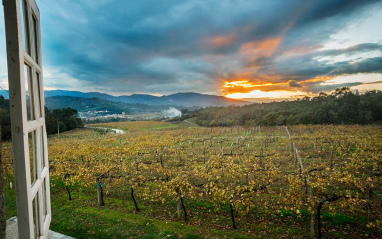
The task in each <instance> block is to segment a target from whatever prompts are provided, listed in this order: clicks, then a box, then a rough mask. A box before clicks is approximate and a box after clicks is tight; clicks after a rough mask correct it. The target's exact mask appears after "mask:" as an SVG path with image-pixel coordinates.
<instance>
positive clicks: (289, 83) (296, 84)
mask: <svg viewBox="0 0 382 239" xmlns="http://www.w3.org/2000/svg"><path fill="white" fill-rule="evenodd" d="M288 85H289V86H290V87H299V88H301V87H302V86H301V85H300V84H298V83H297V81H295V80H290V81H288Z"/></svg>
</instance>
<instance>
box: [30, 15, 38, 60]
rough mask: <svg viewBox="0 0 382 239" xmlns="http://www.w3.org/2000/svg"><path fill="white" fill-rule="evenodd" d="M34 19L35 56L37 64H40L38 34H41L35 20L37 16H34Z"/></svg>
mask: <svg viewBox="0 0 382 239" xmlns="http://www.w3.org/2000/svg"><path fill="white" fill-rule="evenodd" d="M32 18H33V35H34V52H35V54H34V56H35V57H34V60H35V61H36V62H37V64H39V59H38V57H39V55H38V53H39V52H38V35H37V34H38V33H39V31H38V24H37V20H36V18H35V16H34V15H32Z"/></svg>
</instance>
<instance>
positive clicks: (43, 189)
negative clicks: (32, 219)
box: [42, 179, 48, 221]
mask: <svg viewBox="0 0 382 239" xmlns="http://www.w3.org/2000/svg"><path fill="white" fill-rule="evenodd" d="M47 214H48V210H47V209H46V180H45V179H44V181H43V184H42V215H43V218H44V221H45V217H46V215H47Z"/></svg>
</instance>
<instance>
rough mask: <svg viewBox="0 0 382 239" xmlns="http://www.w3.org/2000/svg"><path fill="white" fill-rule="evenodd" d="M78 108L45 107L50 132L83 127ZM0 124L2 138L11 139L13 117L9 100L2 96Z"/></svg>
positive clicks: (47, 126)
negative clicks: (51, 109)
mask: <svg viewBox="0 0 382 239" xmlns="http://www.w3.org/2000/svg"><path fill="white" fill-rule="evenodd" d="M77 113H78V111H77V110H74V109H71V108H63V109H55V110H53V111H50V110H48V109H47V108H45V123H46V131H47V133H48V134H55V133H57V132H58V128H59V129H60V132H64V131H67V130H71V129H75V128H78V127H83V125H84V124H83V122H82V121H81V119H80V118H78V117H77ZM0 124H1V140H11V139H12V135H11V117H10V108H9V100H8V99H5V98H4V97H3V96H0Z"/></svg>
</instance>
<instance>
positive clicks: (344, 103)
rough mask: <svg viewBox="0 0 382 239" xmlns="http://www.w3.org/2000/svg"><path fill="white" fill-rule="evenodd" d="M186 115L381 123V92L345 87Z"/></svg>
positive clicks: (238, 120)
mask: <svg viewBox="0 0 382 239" xmlns="http://www.w3.org/2000/svg"><path fill="white" fill-rule="evenodd" d="M185 116H186V115H184V116H183V117H185ZM187 117H189V118H190V117H196V123H197V124H198V125H201V126H232V125H249V126H253V125H295V124H372V123H381V122H382V92H381V91H368V92H366V93H365V94H362V95H359V94H354V93H352V92H351V91H350V89H349V88H347V87H344V88H338V89H336V90H335V91H334V92H333V93H331V94H326V93H323V92H321V93H320V94H319V95H318V96H317V97H313V98H309V97H305V98H303V99H299V100H296V101H283V102H272V103H262V104H251V105H247V106H242V107H240V106H228V107H209V108H204V109H201V110H196V111H192V112H189V113H188V114H187Z"/></svg>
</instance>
